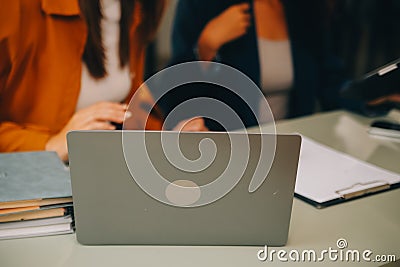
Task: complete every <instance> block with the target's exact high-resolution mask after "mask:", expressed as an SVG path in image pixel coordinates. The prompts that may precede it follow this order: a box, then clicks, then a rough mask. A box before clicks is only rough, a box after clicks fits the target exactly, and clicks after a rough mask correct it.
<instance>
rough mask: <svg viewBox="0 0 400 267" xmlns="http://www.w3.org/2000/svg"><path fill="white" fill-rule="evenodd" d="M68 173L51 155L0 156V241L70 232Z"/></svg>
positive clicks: (70, 212) (70, 210)
mask: <svg viewBox="0 0 400 267" xmlns="http://www.w3.org/2000/svg"><path fill="white" fill-rule="evenodd" d="M72 214H73V211H72V193H71V181H70V175H69V171H68V169H67V168H66V166H65V165H64V164H63V163H62V162H61V160H60V159H59V158H58V156H57V154H56V153H55V152H26V153H2V154H0V239H9V238H19V237H31V236H42V235H51V234H61V233H62V234H64V233H72V232H73V217H72Z"/></svg>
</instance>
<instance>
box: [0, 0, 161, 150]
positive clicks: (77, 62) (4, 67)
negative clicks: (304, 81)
mask: <svg viewBox="0 0 400 267" xmlns="http://www.w3.org/2000/svg"><path fill="white" fill-rule="evenodd" d="M0 6H1V7H2V8H1V9H0V152H6V151H23V150H25V151H28V150H44V148H45V145H46V143H47V141H48V140H49V138H50V137H51V136H52V135H54V134H56V133H57V132H59V131H60V130H61V129H62V128H63V127H64V126H65V125H66V123H67V122H68V121H69V119H70V118H71V117H72V115H73V114H74V112H75V107H76V103H77V99H78V97H79V91H80V81H81V68H82V55H83V51H84V46H85V41H86V36H87V28H86V24H85V22H84V20H83V18H82V17H81V16H80V9H79V4H78V0H13V1H8V0H0ZM4 7H7V8H4ZM139 10H140V9H138V8H137V9H135V14H134V16H133V17H134V22H133V23H132V27H131V31H130V40H131V44H132V46H131V50H130V52H131V53H130V57H131V58H130V71H131V73H135V74H136V75H134V78H133V80H132V89H131V93H130V96H132V95H133V93H134V92H135V90H136V89H137V88H138V87H139V86H140V84H141V83H142V77H143V66H144V54H145V45H144V44H142V43H143V42H140V41H138V38H137V37H136V33H137V31H136V29H137V27H138V25H139V24H140V17H141V16H140V15H141V14H140V11H139ZM129 99H130V97H129V98H128V99H127V100H126V101H129ZM147 126H149V128H151V129H160V128H161V124H160V122H159V121H157V120H152V121H151V122H150V123H148V124H147Z"/></svg>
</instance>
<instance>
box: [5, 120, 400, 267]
mask: <svg viewBox="0 0 400 267" xmlns="http://www.w3.org/2000/svg"><path fill="white" fill-rule="evenodd" d="M369 122H370V120H369V119H366V118H362V117H359V116H356V115H352V114H350V113H346V112H333V113H326V114H320V115H314V116H311V117H306V118H301V119H296V120H290V121H283V122H281V123H279V124H278V125H277V129H278V132H279V133H291V132H299V133H301V134H304V135H305V136H308V137H310V138H313V139H315V140H317V141H319V142H321V143H324V144H326V145H328V146H331V147H333V148H336V149H338V150H341V151H344V152H346V153H348V154H350V155H353V156H355V157H357V158H360V159H362V160H366V161H368V162H371V163H374V164H376V165H379V166H381V167H383V168H386V169H389V170H392V171H395V172H398V173H400V143H395V142H391V141H387V140H380V139H376V138H373V137H370V136H369V135H368V134H367V133H366V129H367V125H368V123H369ZM399 206H400V190H399V189H397V190H392V191H390V192H386V193H381V194H378V195H375V196H370V197H366V198H363V199H359V200H355V201H351V202H348V203H344V204H340V205H337V206H333V207H329V208H326V209H323V210H318V209H316V208H314V207H312V206H310V205H308V204H306V203H304V202H302V201H300V200H298V199H295V200H294V205H293V213H292V221H291V226H290V233H289V241H288V244H287V246H285V247H283V248H270V249H277V250H279V249H283V250H285V251H287V252H290V251H291V250H293V249H298V250H300V251H301V250H304V249H314V250H316V251H317V252H318V251H322V250H323V249H328V248H329V247H332V248H333V249H337V247H336V241H337V240H338V239H339V238H345V239H346V240H347V242H348V249H357V250H360V251H363V250H365V249H369V250H372V251H373V255H377V254H384V255H391V254H394V255H396V257H397V258H399V257H400V207H399ZM110 227H111V226H110ZM259 249H260V248H258V247H155V246H148V247H143V246H124V247H118V246H113V247H87V246H81V245H79V244H78V243H77V241H76V239H75V235H66V236H53V237H41V238H30V239H21V240H7V241H0V266H1V267H18V266H32V267H33V266H52V267H53V266H96V267H101V266H112V267H117V266H174V267H175V266H266V265H268V266H270V265H272V266H277V265H283V264H284V263H282V262H280V261H279V260H278V259H275V260H274V261H273V262H269V261H268V260H267V261H266V262H260V261H259V260H258V259H257V252H258V250H259ZM371 258H372V257H371ZM297 264H298V265H296V266H310V265H313V264H312V263H309V262H305V263H297ZM315 264H316V263H315ZM323 264H324V265H328V266H343V265H344V263H343V262H332V261H329V260H328V258H327V259H326V260H325V261H324V263H323ZM381 264H382V263H376V262H371V263H369V264H367V263H365V262H360V263H352V264H351V266H353V265H356V266H380V265H381ZM286 265H287V263H286Z"/></svg>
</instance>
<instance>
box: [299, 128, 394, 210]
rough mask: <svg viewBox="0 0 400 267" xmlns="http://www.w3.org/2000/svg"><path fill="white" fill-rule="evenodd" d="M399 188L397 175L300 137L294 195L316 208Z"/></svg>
mask: <svg viewBox="0 0 400 267" xmlns="http://www.w3.org/2000/svg"><path fill="white" fill-rule="evenodd" d="M399 187H400V174H398V173H394V172H391V171H388V170H385V169H383V168H380V167H378V166H375V165H373V164H370V163H367V162H364V161H362V160H359V159H356V158H354V157H352V156H350V155H347V154H345V153H342V152H339V151H336V150H334V149H332V148H329V147H327V146H325V145H322V144H319V143H317V142H315V141H313V140H311V139H309V138H306V137H304V136H303V141H302V148H301V152H300V161H299V169H298V174H297V181H296V188H295V196H296V197H298V198H299V199H301V200H304V201H306V202H307V203H309V204H312V205H313V206H315V207H317V208H324V207H328V206H332V205H335V204H339V203H343V202H346V201H350V200H354V199H358V198H361V197H365V196H368V195H372V194H376V193H381V192H384V191H388V190H392V189H396V188H399Z"/></svg>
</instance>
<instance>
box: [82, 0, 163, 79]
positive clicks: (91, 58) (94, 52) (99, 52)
mask: <svg viewBox="0 0 400 267" xmlns="http://www.w3.org/2000/svg"><path fill="white" fill-rule="evenodd" d="M120 2H121V20H120V34H119V36H120V39H119V61H120V66H121V67H124V66H126V64H128V62H129V54H130V49H129V48H130V40H129V39H130V38H129V31H130V26H131V24H132V23H133V20H134V18H133V14H135V12H134V11H135V8H140V9H141V10H140V11H141V12H140V13H141V21H140V25H139V26H138V28H137V33H138V37H139V38H138V39H139V40H138V41H142V42H143V45H144V46H145V45H146V44H147V43H148V42H149V41H150V40H151V39H152V38H153V37H154V35H155V32H156V29H157V26H158V24H159V21H160V18H161V14H162V12H163V10H164V5H165V3H164V0H120ZM79 5H80V9H81V13H82V16H83V18H84V19H85V21H86V24H87V27H88V35H87V40H86V45H85V50H84V53H83V61H84V62H85V63H86V66H87V68H88V70H89V73H90V74H91V75H92V76H93V77H94V78H102V77H104V76H105V75H106V74H107V70H106V68H105V53H104V47H103V42H102V36H101V26H100V25H101V24H100V22H101V19H102V17H103V16H102V12H101V6H100V0H79Z"/></svg>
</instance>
